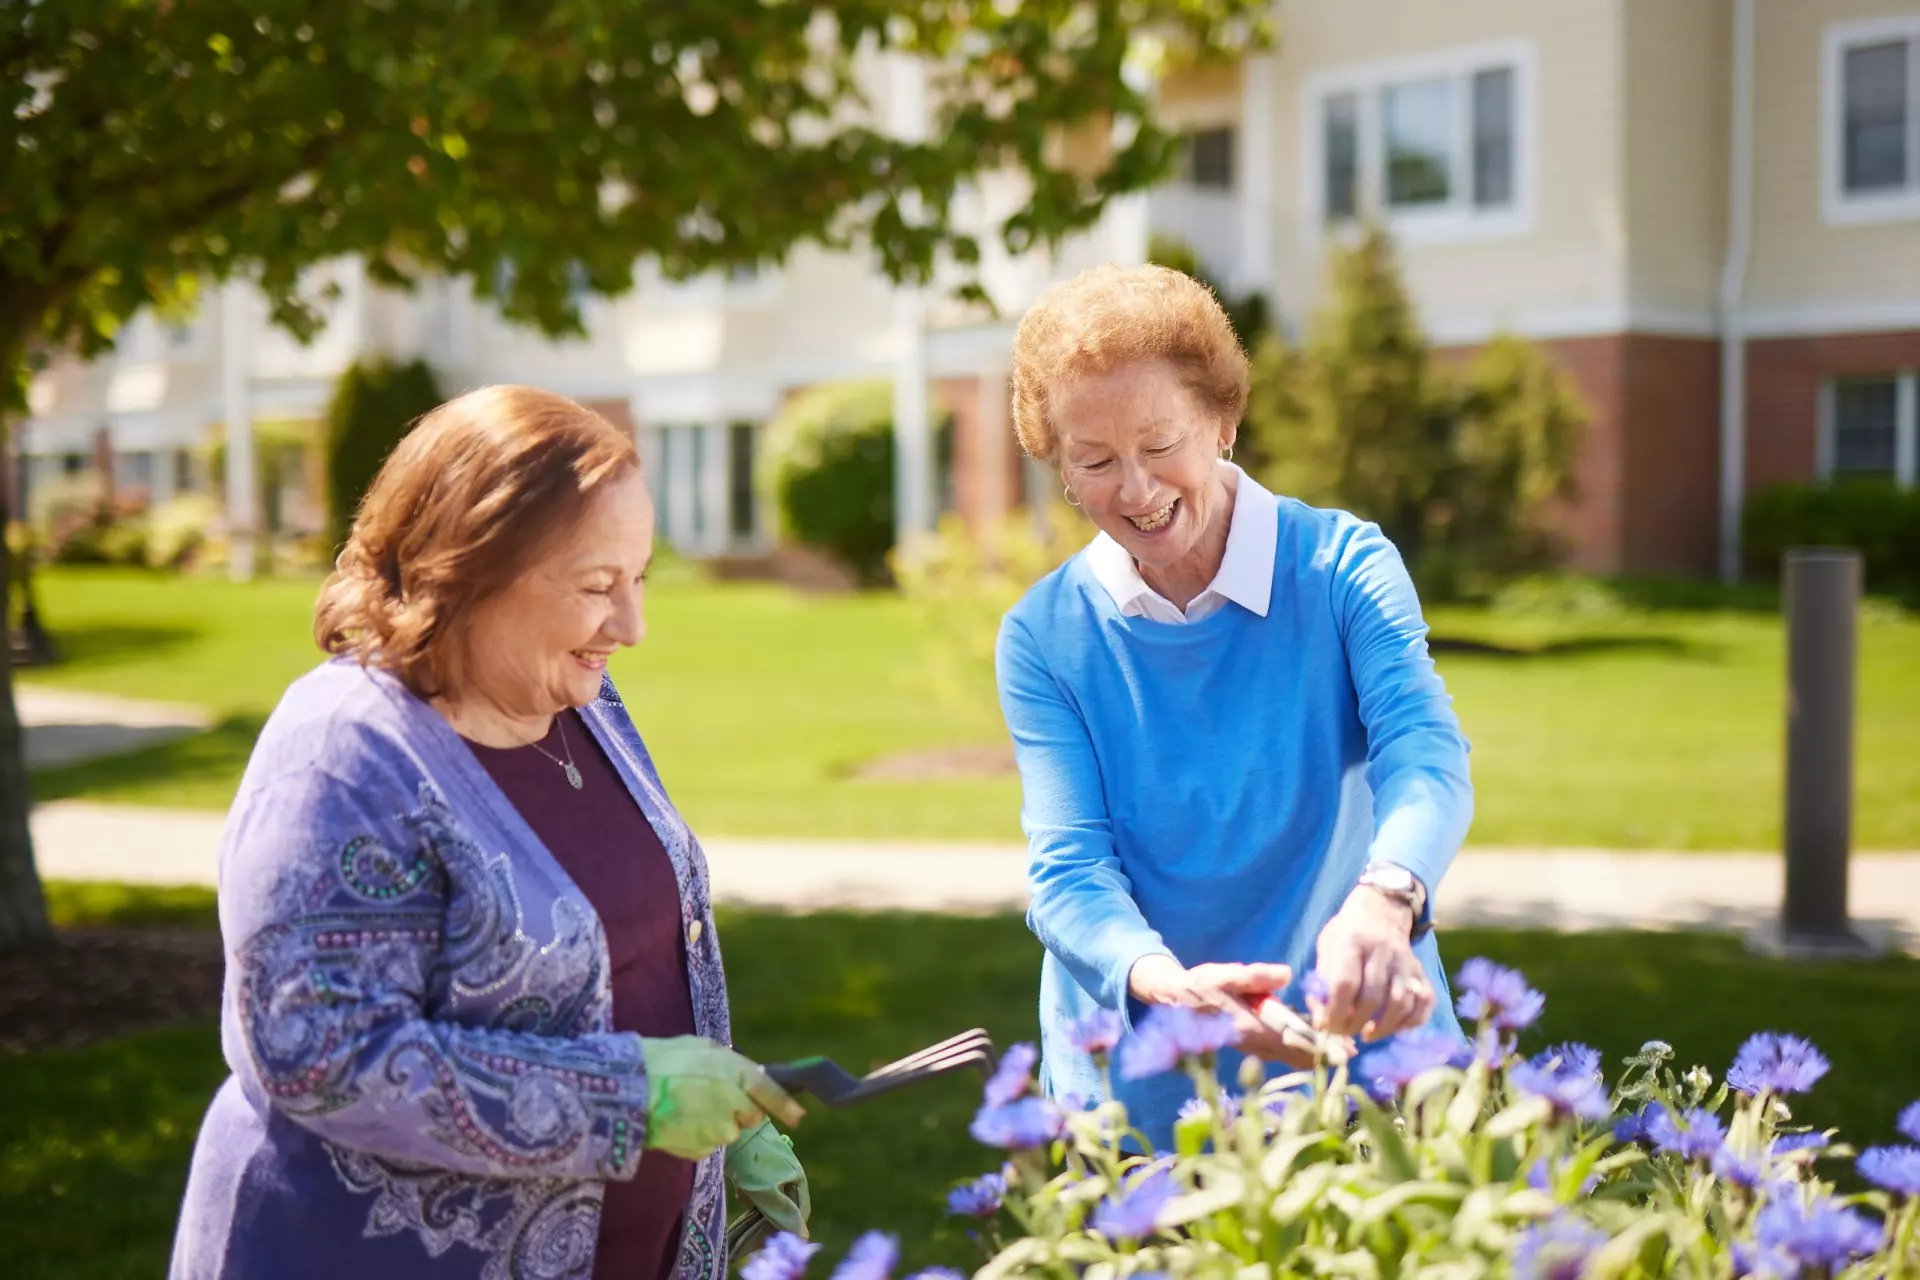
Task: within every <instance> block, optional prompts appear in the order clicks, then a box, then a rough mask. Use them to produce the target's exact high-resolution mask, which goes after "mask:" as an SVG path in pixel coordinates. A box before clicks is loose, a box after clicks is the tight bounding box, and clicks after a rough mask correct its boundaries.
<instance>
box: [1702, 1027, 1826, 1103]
mask: <svg viewBox="0 0 1920 1280" xmlns="http://www.w3.org/2000/svg"><path fill="white" fill-rule="evenodd" d="M1827 1066H1828V1063H1827V1060H1826V1058H1825V1057H1824V1056H1823V1055H1822V1054H1821V1052H1820V1051H1819V1050H1818V1049H1816V1048H1814V1047H1813V1045H1812V1044H1811V1043H1810V1042H1808V1041H1806V1040H1803V1039H1801V1038H1800V1037H1799V1036H1790V1035H1782V1034H1780V1033H1779V1032H1776V1031H1762V1032H1761V1033H1760V1034H1759V1035H1756V1036H1753V1037H1752V1038H1750V1039H1749V1040H1748V1041H1747V1042H1746V1043H1745V1044H1743V1045H1741V1046H1740V1052H1739V1053H1737V1054H1735V1055H1734V1058H1733V1065H1732V1066H1731V1067H1728V1068H1727V1087H1728V1088H1730V1089H1734V1090H1737V1091H1738V1092H1740V1093H1744V1094H1748V1095H1749V1096H1752V1095H1757V1094H1762V1093H1805V1092H1806V1091H1807V1090H1809V1089H1811V1088H1813V1085H1814V1081H1816V1080H1818V1079H1819V1078H1820V1077H1821V1076H1824V1075H1825V1074H1827Z"/></svg>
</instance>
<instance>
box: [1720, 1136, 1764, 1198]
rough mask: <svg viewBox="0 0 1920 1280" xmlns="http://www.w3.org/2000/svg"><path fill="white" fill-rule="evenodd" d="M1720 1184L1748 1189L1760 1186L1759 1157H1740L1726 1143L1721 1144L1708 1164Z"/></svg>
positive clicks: (1740, 1155) (1739, 1154)
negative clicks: (1724, 1183) (1726, 1183)
mask: <svg viewBox="0 0 1920 1280" xmlns="http://www.w3.org/2000/svg"><path fill="white" fill-rule="evenodd" d="M1708 1167H1709V1168H1710V1169H1712V1170H1713V1173H1714V1176H1715V1177H1717V1178H1719V1179H1720V1180H1721V1181H1722V1182H1730V1183H1732V1184H1733V1185H1734V1186H1736V1187H1747V1188H1749V1189H1751V1188H1753V1187H1756V1186H1759V1185H1760V1157H1759V1156H1749V1155H1742V1154H1741V1153H1739V1152H1738V1151H1735V1150H1734V1149H1733V1147H1732V1146H1731V1145H1729V1144H1728V1143H1725V1142H1723V1143H1721V1144H1720V1146H1719V1148H1718V1149H1717V1150H1716V1151H1714V1153H1713V1159H1712V1161H1711V1162H1710V1163H1709V1164H1708Z"/></svg>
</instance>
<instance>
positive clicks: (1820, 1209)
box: [1754, 1198, 1886, 1271]
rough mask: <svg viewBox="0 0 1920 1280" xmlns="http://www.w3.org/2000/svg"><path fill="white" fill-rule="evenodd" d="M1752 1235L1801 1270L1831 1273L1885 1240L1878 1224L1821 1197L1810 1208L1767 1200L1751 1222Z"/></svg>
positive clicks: (1792, 1203) (1796, 1203) (1787, 1201)
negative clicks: (1784, 1255) (1787, 1257)
mask: <svg viewBox="0 0 1920 1280" xmlns="http://www.w3.org/2000/svg"><path fill="white" fill-rule="evenodd" d="M1754 1236H1755V1237H1756V1238H1757V1239H1758V1240H1759V1242H1760V1243H1761V1244H1762V1245H1764V1246H1766V1247H1767V1248H1769V1249H1776V1250H1779V1251H1780V1252H1782V1253H1785V1254H1786V1255H1788V1256H1789V1257H1791V1258H1793V1259H1794V1260H1796V1261H1797V1262H1798V1263H1799V1264H1800V1265H1801V1266H1803V1267H1821V1268H1824V1269H1825V1270H1827V1271H1834V1270H1837V1269H1838V1268H1840V1267H1841V1266H1844V1265H1845V1264H1846V1262H1847V1260H1848V1259H1850V1258H1855V1257H1858V1256H1859V1255H1861V1254H1863V1253H1872V1252H1873V1251H1874V1250H1875V1249H1878V1248H1879V1247H1880V1245H1881V1242H1882V1241H1884V1240H1885V1239H1886V1229H1885V1228H1883V1227H1882V1226H1881V1225H1880V1224H1879V1223H1877V1222H1874V1221H1873V1220H1872V1219H1870V1218H1868V1217H1866V1216H1865V1215H1864V1214H1860V1213H1856V1212H1855V1211H1853V1210H1852V1209H1843V1208H1841V1207H1840V1206H1838V1205H1836V1204H1834V1203H1833V1201H1831V1200H1828V1199H1825V1198H1822V1199H1819V1200H1816V1201H1815V1202H1814V1203H1813V1204H1812V1206H1810V1207H1809V1206H1806V1205H1803V1204H1802V1203H1801V1202H1800V1201H1799V1200H1798V1199H1784V1200H1774V1201H1770V1202H1769V1203H1768V1204H1767V1206H1766V1207H1765V1208H1764V1209H1762V1210H1760V1215H1759V1217H1758V1219H1757V1220H1756V1221H1755V1223H1754Z"/></svg>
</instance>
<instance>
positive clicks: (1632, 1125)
mask: <svg viewBox="0 0 1920 1280" xmlns="http://www.w3.org/2000/svg"><path fill="white" fill-rule="evenodd" d="M1665 1110H1666V1108H1665V1107H1663V1106H1661V1105H1660V1104H1659V1103H1657V1102H1649V1103H1647V1104H1646V1105H1645V1106H1643V1107H1641V1108H1640V1109H1639V1110H1638V1111H1631V1112H1628V1113H1627V1114H1626V1115H1624V1116H1620V1117H1619V1118H1617V1119H1616V1120H1614V1122H1613V1137H1614V1141H1616V1142H1651V1141H1653V1139H1652V1138H1651V1137H1649V1136H1648V1134H1647V1125H1648V1123H1649V1122H1651V1121H1652V1119H1653V1113H1654V1112H1656V1111H1661V1112H1664V1111H1665Z"/></svg>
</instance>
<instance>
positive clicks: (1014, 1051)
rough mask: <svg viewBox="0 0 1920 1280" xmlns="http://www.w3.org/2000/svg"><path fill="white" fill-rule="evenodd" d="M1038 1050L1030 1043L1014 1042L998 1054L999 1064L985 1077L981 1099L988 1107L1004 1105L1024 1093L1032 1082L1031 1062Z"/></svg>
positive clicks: (1033, 1060)
mask: <svg viewBox="0 0 1920 1280" xmlns="http://www.w3.org/2000/svg"><path fill="white" fill-rule="evenodd" d="M1038 1061H1040V1051H1039V1050H1038V1049H1035V1048H1034V1047H1033V1046H1032V1045H1030V1044H1016V1045H1014V1046H1012V1047H1011V1048H1009V1049H1008V1050H1007V1051H1006V1052H1005V1053H1003V1054H1001V1055H1000V1065H999V1066H998V1067H996V1068H995V1069H994V1072H993V1075H992V1076H990V1077H988V1079H987V1087H986V1090H985V1092H984V1093H983V1095H982V1100H983V1101H984V1102H985V1103H986V1105H987V1106H989V1107H1004V1106H1006V1105H1007V1104H1008V1103H1009V1102H1012V1101H1013V1100H1014V1099H1016V1098H1018V1097H1020V1096H1021V1095H1022V1094H1024V1093H1026V1091H1027V1086H1029V1085H1031V1084H1032V1083H1033V1064H1034V1063H1036V1062H1038Z"/></svg>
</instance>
